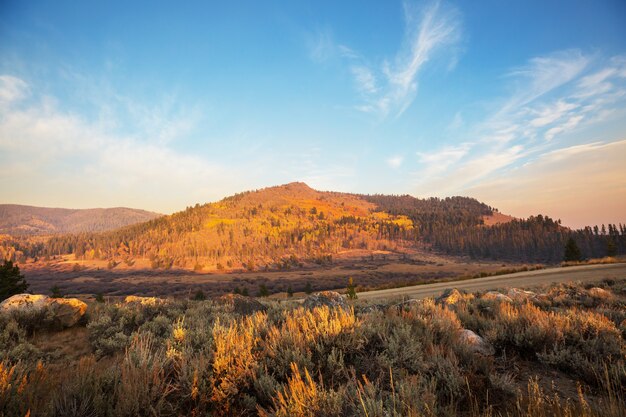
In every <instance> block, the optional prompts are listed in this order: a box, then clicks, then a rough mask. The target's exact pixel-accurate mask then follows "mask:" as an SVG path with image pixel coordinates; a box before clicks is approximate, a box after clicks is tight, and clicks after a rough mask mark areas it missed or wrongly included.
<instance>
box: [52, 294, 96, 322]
mask: <svg viewBox="0 0 626 417" xmlns="http://www.w3.org/2000/svg"><path fill="white" fill-rule="evenodd" d="M49 307H50V310H51V311H52V313H53V314H54V319H55V320H56V321H57V322H58V323H59V324H60V325H61V326H63V327H72V326H74V325H75V324H76V323H78V322H79V321H80V319H81V318H83V316H84V315H85V312H86V311H87V304H85V303H84V302H82V301H80V300H79V299H77V298H50V299H49Z"/></svg>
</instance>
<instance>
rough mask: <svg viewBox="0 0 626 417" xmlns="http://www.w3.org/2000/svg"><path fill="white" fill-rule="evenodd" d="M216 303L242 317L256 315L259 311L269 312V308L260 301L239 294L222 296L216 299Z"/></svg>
mask: <svg viewBox="0 0 626 417" xmlns="http://www.w3.org/2000/svg"><path fill="white" fill-rule="evenodd" d="M215 302H216V303H217V304H221V305H223V306H225V307H226V308H227V309H228V310H229V311H231V312H233V313H236V314H241V315H248V314H254V313H256V312H257V311H260V312H265V311H267V306H265V305H264V304H262V303H260V302H259V301H258V300H255V299H254V298H251V297H245V296H243V295H239V294H226V295H222V296H221V297H219V298H216V299H215Z"/></svg>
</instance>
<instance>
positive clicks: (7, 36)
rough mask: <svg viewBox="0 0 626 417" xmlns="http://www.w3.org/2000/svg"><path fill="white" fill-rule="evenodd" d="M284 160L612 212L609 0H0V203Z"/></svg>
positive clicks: (621, 201) (618, 166) (432, 189)
mask: <svg viewBox="0 0 626 417" xmlns="http://www.w3.org/2000/svg"><path fill="white" fill-rule="evenodd" d="M292 181H304V182H306V183H307V184H309V185H310V186H311V187H313V188H316V189H320V190H333V191H345V192H356V193H383V194H411V195H414V196H416V197H430V196H437V197H446V196H453V195H466V196H471V197H475V198H477V199H479V200H481V201H483V202H485V203H487V204H489V205H491V206H493V207H497V208H498V209H499V210H500V211H501V212H503V213H507V214H511V215H514V216H517V217H527V216H529V215H536V214H539V213H542V214H545V215H548V216H551V217H553V218H556V219H561V220H562V221H563V223H564V224H565V225H568V226H571V227H581V226H583V225H587V224H601V223H620V222H621V223H626V2H624V1H623V0H614V1H608V0H607V1H594V2H590V1H586V0H585V1H582V0H571V1H550V2H546V1H534V0H528V1H507V2H503V1H498V0H477V1H472V2H468V1H458V2H444V1H439V2H437V1H413V2H412V1H405V2H402V1H392V0H389V1H342V2H336V1H311V2H307V1H297V2H294V1H272V0H268V1H263V2H258V1H244V2H242V1H231V2H210V1H203V2H193V1H185V2H165V1H163V2H161V1H150V2H140V1H137V2H127V1H107V2H94V1H82V2H75V1H74V2H68V1H62V0H61V1H37V0H34V1H29V2H23V1H13V0H3V1H1V2H0V184H2V185H1V188H2V192H1V193H0V203H16V204H30V205H38V206H48V207H71V208H88V207H115V206H127V207H135V208H143V209H147V210H153V211H157V212H162V213H171V212H175V211H179V210H182V209H184V208H185V207H186V206H190V205H194V204H195V203H204V202H209V201H216V200H219V199H221V198H222V197H225V196H227V195H231V194H234V193H236V192H241V191H244V190H250V189H258V188H262V187H266V186H271V185H278V184H284V183H288V182H292Z"/></svg>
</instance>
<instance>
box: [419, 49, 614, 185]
mask: <svg viewBox="0 0 626 417" xmlns="http://www.w3.org/2000/svg"><path fill="white" fill-rule="evenodd" d="M620 62H622V60H621V59H620V58H619V57H614V58H611V59H604V60H602V59H601V58H598V57H595V58H593V59H592V58H591V57H588V56H585V55H583V54H582V53H581V52H580V51H576V50H568V51H562V52H558V53H555V54H551V55H548V56H545V57H537V58H533V59H531V60H530V61H529V64H528V65H527V66H524V67H522V68H518V69H516V70H514V71H512V72H511V73H509V76H508V77H507V78H506V79H507V80H511V82H512V83H513V84H514V86H515V88H514V89H513V90H512V93H511V95H510V96H509V97H508V98H507V99H505V100H504V101H503V102H501V104H500V107H499V108H497V109H496V111H495V112H494V113H492V115H491V116H489V117H487V119H486V121H484V122H482V123H479V124H476V125H474V126H470V127H468V133H469V134H471V137H472V138H473V140H471V141H466V142H463V145H462V146H460V147H459V146H451V145H443V146H442V147H440V148H439V149H435V150H431V151H428V152H425V151H420V152H418V157H419V165H418V168H419V169H418V170H417V171H415V172H414V173H413V176H414V178H415V181H416V185H417V189H418V190H419V191H418V193H419V194H422V195H430V194H434V195H450V194H464V193H467V190H470V189H472V187H476V186H477V184H479V183H481V182H484V181H489V179H490V177H491V176H493V175H494V174H495V173H498V174H497V175H506V172H508V171H511V169H514V168H515V167H516V166H518V165H519V163H520V162H521V161H525V160H527V159H528V158H532V157H533V156H536V155H537V154H539V153H541V152H546V149H550V148H553V149H554V148H556V149H557V150H558V149H559V147H560V148H563V149H587V148H585V147H584V145H581V146H583V147H581V148H575V147H574V148H572V145H573V144H572V143H571V142H567V141H568V138H569V137H570V136H568V135H569V134H571V133H573V132H576V131H577V130H580V129H583V128H585V127H587V126H590V125H591V124H592V123H596V122H599V121H603V120H606V119H607V118H609V117H612V116H613V117H615V116H614V115H615V114H617V113H616V111H617V110H619V109H623V108H624V104H625V101H626V85H625V80H624V79H623V78H622V77H621V75H620V74H621V69H620V68H621V67H620V66H619V65H620V64H619V63H620ZM511 77H513V78H511ZM578 140H580V139H578ZM555 152H556V151H555ZM544 159H545V158H544ZM545 160H546V161H547V159H545ZM621 175H624V171H623V170H622V172H621Z"/></svg>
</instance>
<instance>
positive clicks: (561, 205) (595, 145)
mask: <svg viewBox="0 0 626 417" xmlns="http://www.w3.org/2000/svg"><path fill="white" fill-rule="evenodd" d="M625 154H626V140H620V141H615V142H592V143H586V144H582V145H574V146H566V147H563V148H560V149H556V150H553V151H548V152H545V153H542V154H540V155H538V157H537V158H535V159H534V160H533V161H531V162H528V163H526V164H524V165H522V166H520V167H518V168H516V169H514V170H511V172H509V173H508V174H507V175H503V176H499V177H498V178H491V179H489V180H486V181H483V182H481V183H480V184H477V185H475V186H473V187H471V188H468V189H467V190H466V191H467V192H468V193H469V194H471V195H473V196H475V197H477V198H479V199H481V200H483V201H488V202H489V203H490V204H493V205H496V206H498V207H500V208H506V210H507V212H508V213H509V214H512V215H515V216H519V217H527V216H529V215H532V214H538V211H539V210H541V212H542V213H543V214H548V215H550V216H553V217H559V218H561V219H562V220H563V222H564V224H565V225H568V226H571V227H582V226H585V225H588V222H589V220H588V219H589V218H590V216H593V218H595V219H596V221H598V222H600V223H620V222H623V221H624V218H623V213H626V175H625V174H624V163H623V155H625ZM537 201H540V202H541V207H537Z"/></svg>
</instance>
